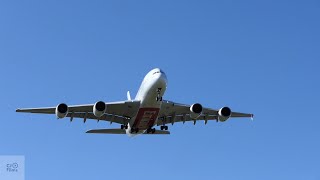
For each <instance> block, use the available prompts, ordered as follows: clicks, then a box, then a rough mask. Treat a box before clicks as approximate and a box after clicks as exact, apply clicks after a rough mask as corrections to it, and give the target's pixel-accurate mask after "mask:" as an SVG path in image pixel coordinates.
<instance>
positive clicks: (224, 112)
mask: <svg viewBox="0 0 320 180" xmlns="http://www.w3.org/2000/svg"><path fill="white" fill-rule="evenodd" d="M218 115H219V116H218V119H219V121H220V122H224V121H226V120H228V119H229V118H230V116H231V109H230V108H229V107H223V108H221V109H220V110H219V112H218Z"/></svg>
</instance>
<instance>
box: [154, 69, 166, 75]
mask: <svg viewBox="0 0 320 180" xmlns="http://www.w3.org/2000/svg"><path fill="white" fill-rule="evenodd" d="M158 73H162V74H165V73H164V72H163V71H162V70H159V71H156V72H154V73H153V75H154V74H158Z"/></svg>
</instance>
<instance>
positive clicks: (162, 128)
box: [160, 126, 168, 131]
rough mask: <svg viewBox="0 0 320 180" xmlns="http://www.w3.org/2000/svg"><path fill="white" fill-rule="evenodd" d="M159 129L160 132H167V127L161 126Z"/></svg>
mask: <svg viewBox="0 0 320 180" xmlns="http://www.w3.org/2000/svg"><path fill="white" fill-rule="evenodd" d="M160 129H161V130H162V131H163V130H166V131H167V130H168V126H161V127H160Z"/></svg>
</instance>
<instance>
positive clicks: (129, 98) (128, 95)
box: [127, 91, 131, 101]
mask: <svg viewBox="0 0 320 180" xmlns="http://www.w3.org/2000/svg"><path fill="white" fill-rule="evenodd" d="M127 98H128V100H129V101H131V96H130V91H128V92H127Z"/></svg>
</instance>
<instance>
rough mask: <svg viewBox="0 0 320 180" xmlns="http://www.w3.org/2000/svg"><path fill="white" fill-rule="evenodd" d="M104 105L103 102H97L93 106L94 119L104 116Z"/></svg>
mask: <svg viewBox="0 0 320 180" xmlns="http://www.w3.org/2000/svg"><path fill="white" fill-rule="evenodd" d="M106 110H107V108H106V103H105V102H103V101H98V102H96V103H95V104H94V106H93V114H94V115H95V116H96V117H101V116H103V115H104V113H106Z"/></svg>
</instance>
